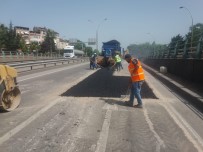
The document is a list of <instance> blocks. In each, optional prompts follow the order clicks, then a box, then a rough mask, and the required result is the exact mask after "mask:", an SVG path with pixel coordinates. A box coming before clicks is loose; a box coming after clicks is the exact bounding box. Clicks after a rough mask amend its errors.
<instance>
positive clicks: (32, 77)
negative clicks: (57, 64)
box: [18, 64, 84, 82]
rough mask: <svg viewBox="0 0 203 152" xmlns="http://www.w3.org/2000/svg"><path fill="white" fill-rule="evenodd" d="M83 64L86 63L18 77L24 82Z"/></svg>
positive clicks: (19, 80)
mask: <svg viewBox="0 0 203 152" xmlns="http://www.w3.org/2000/svg"><path fill="white" fill-rule="evenodd" d="M81 65H84V64H77V65H73V66H70V67H67V68H62V69H59V70H55V71H52V72H45V73H44V72H42V74H40V75H36V74H31V75H34V76H31V75H28V76H22V77H19V78H18V82H22V81H25V80H29V79H34V78H38V77H41V76H45V75H49V74H52V73H57V72H60V71H64V70H68V69H72V68H74V67H77V66H81ZM29 76H30V77H29ZM23 77H27V78H23Z"/></svg>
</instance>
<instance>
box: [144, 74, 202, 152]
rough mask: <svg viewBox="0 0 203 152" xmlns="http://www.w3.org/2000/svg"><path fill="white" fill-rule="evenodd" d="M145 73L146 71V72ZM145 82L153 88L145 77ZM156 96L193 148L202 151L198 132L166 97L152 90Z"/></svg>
mask: <svg viewBox="0 0 203 152" xmlns="http://www.w3.org/2000/svg"><path fill="white" fill-rule="evenodd" d="M146 73H147V72H146ZM146 81H147V84H148V85H149V87H150V88H155V86H154V85H153V84H152V83H151V82H149V81H148V80H147V79H146ZM153 92H154V93H155V94H156V96H157V97H158V98H160V99H162V101H163V102H160V103H159V102H157V103H159V104H160V105H162V106H163V107H164V108H165V109H166V111H167V112H168V113H169V115H170V116H171V117H172V118H173V120H174V122H175V123H176V124H177V125H178V126H179V127H180V128H181V129H182V130H183V132H184V134H185V136H186V137H187V138H188V140H189V141H190V142H192V143H193V145H194V146H195V148H196V149H197V150H198V151H199V152H202V151H203V150H202V149H203V139H202V138H201V137H200V136H199V135H198V133H197V132H196V131H195V130H194V129H193V128H192V126H190V125H189V124H188V122H187V121H186V120H185V119H184V118H183V117H182V116H181V115H180V114H179V113H178V112H177V111H176V110H175V109H174V108H173V107H172V106H171V105H170V104H169V103H168V102H166V101H167V100H168V99H166V98H165V97H164V96H163V95H162V94H161V93H160V92H159V91H158V90H155V89H154V90H153Z"/></svg>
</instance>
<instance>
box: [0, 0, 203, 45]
mask: <svg viewBox="0 0 203 152" xmlns="http://www.w3.org/2000/svg"><path fill="white" fill-rule="evenodd" d="M180 6H184V7H186V8H188V9H189V10H190V12H191V14H192V16H193V19H194V24H196V23H203V0H0V11H1V13H0V23H3V24H5V25H9V22H10V21H12V23H13V25H14V26H24V27H29V28H33V27H34V26H42V27H44V26H45V27H47V28H51V29H53V30H55V31H57V32H58V33H59V34H60V36H61V37H63V38H66V39H71V38H77V39H79V40H81V41H84V42H87V41H88V38H94V37H95V36H96V30H97V28H98V26H99V25H100V27H99V30H98V31H99V47H101V45H102V42H106V41H109V40H112V39H116V40H118V41H119V42H120V43H121V46H122V47H124V48H126V47H127V46H128V45H129V44H133V43H136V44H138V43H144V42H152V41H155V42H156V43H161V44H167V43H169V42H170V40H171V38H172V37H173V36H176V35H177V34H181V35H182V36H184V35H185V34H186V33H187V32H188V31H189V27H190V26H191V24H192V21H191V18H190V16H189V13H188V12H187V11H186V10H185V9H179V7H180ZM104 18H107V20H106V21H104V22H102V21H103V20H104ZM88 20H90V21H88ZM101 22H102V23H101ZM100 23H101V24H100ZM147 33H148V34H147Z"/></svg>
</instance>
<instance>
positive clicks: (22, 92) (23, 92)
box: [21, 90, 30, 94]
mask: <svg viewBox="0 0 203 152" xmlns="http://www.w3.org/2000/svg"><path fill="white" fill-rule="evenodd" d="M29 91H30V90H25V91H21V94H25V93H26V92H29Z"/></svg>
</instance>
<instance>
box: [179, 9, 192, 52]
mask: <svg viewBox="0 0 203 152" xmlns="http://www.w3.org/2000/svg"><path fill="white" fill-rule="evenodd" d="M179 8H180V9H183V8H184V9H185V10H187V11H188V12H189V14H190V17H191V20H192V27H191V50H192V40H193V17H192V14H191V12H190V10H189V9H188V8H187V7H184V6H181V7H179Z"/></svg>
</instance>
